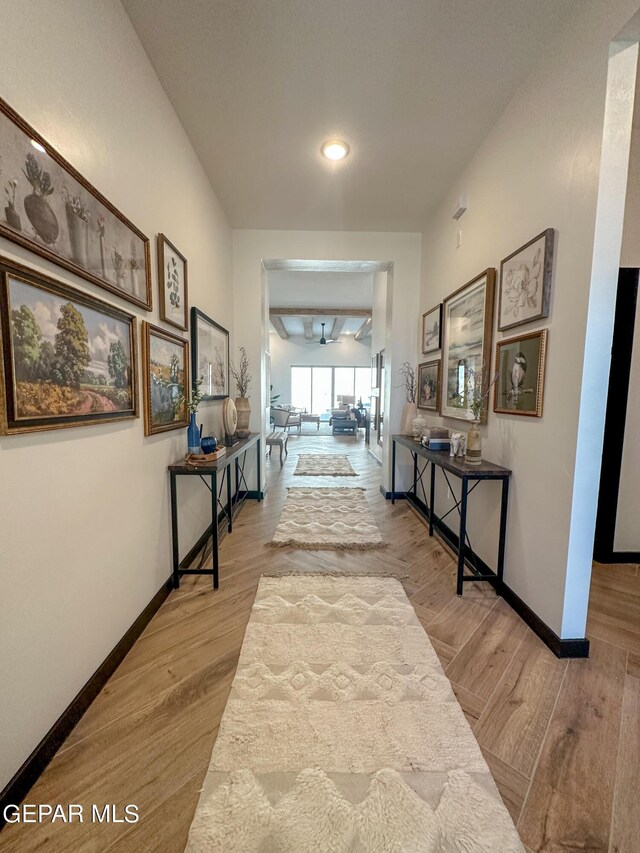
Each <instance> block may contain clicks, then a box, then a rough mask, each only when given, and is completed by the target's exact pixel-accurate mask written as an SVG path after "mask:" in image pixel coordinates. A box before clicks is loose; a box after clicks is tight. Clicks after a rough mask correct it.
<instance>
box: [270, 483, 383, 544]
mask: <svg viewBox="0 0 640 853" xmlns="http://www.w3.org/2000/svg"><path fill="white" fill-rule="evenodd" d="M271 545H275V546H284V545H292V546H293V547H294V548H313V549H336V548H338V549H343V548H345V549H346V548H349V549H351V548H353V549H358V550H365V549H369V548H384V547H386V543H385V542H384V540H383V538H382V536H381V535H380V531H379V530H378V525H377V524H376V521H375V519H374V517H373V515H372V514H371V510H370V509H369V504H368V503H367V499H366V498H365V496H364V489H350V488H340V487H338V488H319V489H316V488H310V487H302V486H295V487H291V488H289V491H288V494H287V500H286V501H285V504H284V507H283V508H282V515H281V516H280V521H279V522H278V526H277V527H276V531H275V533H274V534H273V539H272V540H271Z"/></svg>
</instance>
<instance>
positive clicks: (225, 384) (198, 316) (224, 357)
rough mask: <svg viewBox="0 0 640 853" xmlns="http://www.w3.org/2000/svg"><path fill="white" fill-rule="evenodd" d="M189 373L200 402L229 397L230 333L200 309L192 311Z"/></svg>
mask: <svg viewBox="0 0 640 853" xmlns="http://www.w3.org/2000/svg"><path fill="white" fill-rule="evenodd" d="M191 371H192V375H193V378H194V380H195V379H202V380H203V382H202V387H201V389H200V391H201V393H202V399H203V400H224V399H225V398H226V397H228V396H229V332H228V331H227V330H226V329H224V328H223V327H222V326H220V325H219V324H218V323H216V322H215V320H212V319H211V317H207V315H206V314H205V313H204V312H203V311H200V309H199V308H192V309H191Z"/></svg>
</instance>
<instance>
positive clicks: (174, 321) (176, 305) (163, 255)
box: [158, 234, 189, 332]
mask: <svg viewBox="0 0 640 853" xmlns="http://www.w3.org/2000/svg"><path fill="white" fill-rule="evenodd" d="M158 286H159V288H160V319H161V320H164V322H165V323H170V324H171V325H172V326H175V327H176V329H182V331H184V332H186V331H187V327H188V323H189V300H188V285H187V259H186V258H185V256H184V255H182V254H181V253H180V252H179V251H178V250H177V249H176V247H175V246H174V245H173V243H171V242H170V241H169V240H168V239H167V238H166V237H165V236H164V234H158Z"/></svg>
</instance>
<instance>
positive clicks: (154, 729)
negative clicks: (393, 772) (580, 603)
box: [0, 435, 640, 853]
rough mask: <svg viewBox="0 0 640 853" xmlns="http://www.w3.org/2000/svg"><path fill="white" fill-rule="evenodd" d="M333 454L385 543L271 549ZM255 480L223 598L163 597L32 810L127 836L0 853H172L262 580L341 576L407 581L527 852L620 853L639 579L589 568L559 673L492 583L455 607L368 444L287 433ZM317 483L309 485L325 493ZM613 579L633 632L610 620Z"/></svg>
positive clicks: (22, 835)
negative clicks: (81, 809)
mask: <svg viewBox="0 0 640 853" xmlns="http://www.w3.org/2000/svg"><path fill="white" fill-rule="evenodd" d="M336 450H337V451H339V452H347V453H348V454H349V456H350V459H351V462H352V464H353V466H354V468H355V469H356V471H358V473H359V474H360V477H359V478H358V480H357V485H358V486H362V487H366V489H367V492H366V495H367V499H368V501H369V505H370V507H371V510H372V512H373V513H374V516H375V518H376V521H377V523H378V525H379V527H380V530H381V532H382V534H383V536H384V538H385V540H386V541H387V542H388V543H389V545H388V547H387V548H386V549H384V550H380V551H345V552H335V551H318V552H313V551H294V550H292V549H290V548H284V549H275V548H274V549H271V548H269V547H266V546H265V543H266V542H268V541H269V540H270V538H271V535H272V533H273V530H274V529H275V526H276V524H277V521H278V518H279V516H280V512H281V510H282V506H283V503H284V500H285V497H286V489H287V487H288V486H289V485H294V484H295V485H306V484H308V482H306V481H305V478H303V477H296V478H295V480H294V477H293V471H294V469H295V465H296V462H297V455H298V453H299V452H300V451H305V452H316V451H317V452H332V451H336ZM267 475H268V481H269V489H268V492H267V495H266V498H265V501H264V502H263V503H261V504H256V503H253V502H250V503H249V504H247V506H246V508H245V509H244V510H243V512H242V513H241V514H240V515H239V517H238V521H237V524H236V526H235V529H234V533H233V534H232V535H231V536H227V537H225V538H224V539H223V541H222V544H221V584H220V589H219V591H217V592H213V591H212V590H211V588H210V585H209V581H208V580H207V579H204V578H187V579H185V580H183V582H182V584H181V588H180V589H179V590H176V591H174V592H172V593H171V594H170V596H169V598H168V599H167V601H166V602H165V604H164V605H163V606H162V608H161V609H160V611H159V612H158V613H157V615H156V616H155V617H154V618H153V620H152V621H151V623H150V624H149V625H148V627H147V629H146V630H145V632H144V633H143V635H142V636H141V637H140V639H139V640H138V641H137V643H136V644H135V646H134V648H133V649H132V651H131V652H130V653H129V654H128V656H127V657H126V659H125V660H124V662H123V663H122V665H121V666H120V667H119V668H118V670H117V671H116V673H115V675H114V676H113V677H112V678H111V680H110V681H109V683H108V685H107V687H106V688H105V689H104V690H103V691H102V693H101V694H100V695H99V697H98V698H97V699H96V701H95V702H94V704H93V705H92V706H91V708H90V709H89V711H88V712H87V714H86V715H85V717H84V718H83V719H82V720H81V722H80V723H79V724H78V726H77V727H76V729H75V730H74V731H73V732H72V734H71V736H70V737H69V739H68V740H67V741H66V743H65V744H64V747H63V748H62V749H61V750H60V752H59V753H58V754H57V755H56V757H55V758H54V760H53V761H52V762H51V764H50V766H49V767H48V769H47V770H46V771H45V773H44V774H43V775H42V777H41V778H40V780H39V782H38V783H37V784H36V786H35V787H34V788H33V789H32V791H31V792H30V794H29V795H28V796H27V799H26V801H27V802H41V803H45V802H46V803H57V802H60V803H69V802H73V803H82V804H84V806H85V809H89V808H90V804H92V803H95V804H105V803H114V804H116V805H117V806H118V810H119V812H120V813H122V810H123V809H124V806H125V805H126V804H131V803H133V804H136V805H137V806H138V813H139V815H140V821H139V823H138V824H136V825H129V824H126V823H121V824H95V823H94V824H91V823H83V824H77V823H74V824H71V825H66V824H63V823H59V822H58V823H55V824H50V823H44V824H41V825H31V826H18V825H13V826H8V827H7V828H6V829H5V831H4V832H3V834H2V837H1V840H0V849H2V850H3V851H5V850H6V851H27V850H29V851H32V850H37V849H41V848H44V847H45V846H46V847H47V848H48V849H55V850H56V851H67V850H68V851H85V850H86V851H94V850H95V851H105V850H109V851H139V850H157V851H162V852H163V853H164V851H167V853H171V851H180V850H182V849H183V846H184V843H185V840H186V836H187V832H188V829H189V825H190V823H191V819H192V816H193V811H194V809H195V806H196V802H197V799H198V792H199V789H200V787H201V784H202V780H203V777H204V774H205V771H206V768H207V766H208V763H209V757H210V752H211V748H212V745H213V742H214V740H215V737H216V733H217V729H218V725H219V722H220V718H221V716H222V712H223V710H224V706H225V702H226V699H227V695H228V692H229V689H230V686H231V681H232V679H233V675H234V671H235V666H236V662H237V658H238V654H239V651H240V646H241V644H242V638H243V634H244V629H245V625H246V622H247V619H248V617H249V612H250V609H251V605H252V603H253V597H254V595H255V589H256V585H257V582H258V579H259V577H260V575H261V574H262V573H267V574H268V573H270V572H276V573H288V572H291V573H297V572H314V571H315V572H318V571H320V572H332V573H340V572H344V571H347V572H353V573H357V574H360V573H370V574H381V575H393V576H396V577H399V578H400V579H401V580H402V582H403V584H404V587H405V589H406V591H407V593H408V594H409V596H410V599H411V602H412V604H413V606H414V607H415V609H416V612H417V614H418V616H419V618H420V620H421V621H422V623H423V625H424V626H425V628H426V630H427V632H428V634H429V637H430V639H431V642H432V644H433V646H434V647H435V649H436V651H437V653H438V656H439V658H440V661H441V663H442V665H443V667H445V670H446V674H447V676H448V677H449V679H450V680H451V682H452V684H453V686H454V690H455V692H456V695H457V697H458V700H459V702H460V704H461V705H462V707H463V709H464V711H465V714H466V717H467V720H468V722H469V724H470V725H471V726H472V728H473V729H474V733H475V734H476V737H477V739H478V741H479V743H480V745H481V747H482V749H483V753H484V755H485V758H486V760H487V763H488V764H489V767H490V769H491V771H492V774H493V775H494V778H495V780H496V782H497V785H498V787H499V789H500V792H501V794H502V797H503V799H504V801H505V803H506V804H507V807H508V809H509V811H510V813H511V815H512V817H513V819H514V821H515V822H516V823H517V826H518V830H519V832H520V835H521V837H522V840H523V842H524V843H525V845H526V846H527V847H528V848H529V850H531V851H542V850H544V851H548V850H557V849H563V850H567V851H569V850H576V851H577V850H583V849H589V850H592V851H602V853H605V851H608V850H609V849H614V850H618V849H620V850H631V849H632V847H630V846H628V845H630V844H631V840H632V839H635V838H637V833H638V825H637V821H638V815H637V803H636V801H635V795H634V790H635V789H637V785H638V766H640V755H638V737H637V731H634V726H637V719H638V712H639V710H640V689H639V688H640V680H639V678H638V677H637V676H638V675H640V642H639V638H638V634H637V621H635V622H634V620H635V619H636V618H637V613H638V607H639V603H640V597H639V596H638V592H639V590H638V583H639V582H640V579H639V578H638V577H637V568H636V567H633V568H627V567H620V569H617V570H614V571H613V572H612V571H611V570H610V569H609V570H607V571H609V574H608V575H607V577H609V578H610V579H611V580H609V581H608V582H607V581H606V579H604V578H603V572H601V571H599V570H598V569H596V572H595V575H594V578H595V579H594V582H593V588H592V601H591V610H590V632H591V633H590V635H589V636H590V638H591V642H592V645H591V656H590V658H589V659H588V660H571V661H566V660H565V661H562V660H558V659H556V658H555V657H554V656H553V654H551V652H550V651H549V650H548V649H547V648H546V647H545V646H544V645H543V644H542V642H541V641H540V640H539V639H538V638H537V637H536V636H535V635H534V634H533V632H532V631H530V630H529V629H528V628H527V626H526V625H525V624H524V623H523V622H522V621H521V620H520V619H519V617H518V616H516V615H515V613H514V612H513V611H512V610H511V609H510V608H509V607H508V606H507V605H506V604H505V603H504V601H503V600H502V599H500V598H499V597H496V595H495V594H494V593H493V591H492V590H491V589H490V588H488V587H487V586H484V585H475V584H471V585H469V586H468V587H467V588H465V595H464V597H463V598H457V597H456V595H455V589H454V562H453V559H452V558H451V556H450V554H449V553H448V551H447V550H446V549H445V548H444V547H443V546H442V544H441V543H440V542H439V541H438V540H437V539H432V540H429V538H428V536H427V533H426V529H425V527H424V525H423V523H422V521H421V520H420V519H418V517H417V516H416V515H415V514H414V513H413V512H412V511H411V509H410V508H409V507H408V506H406V505H405V504H403V502H399V503H398V504H396V506H395V507H392V506H391V504H390V503H389V502H388V501H385V500H384V498H383V497H382V495H381V494H380V492H379V481H380V468H379V466H378V465H377V464H376V463H375V462H374V461H373V459H372V458H371V455H370V454H369V453H368V451H367V450H366V448H365V446H364V444H363V442H360V443H359V444H358V445H357V446H356V445H355V443H354V441H353V439H351V438H349V437H345V438H332V437H330V436H318V435H314V436H308V437H307V436H302V437H300V438H298V437H297V436H295V435H292V437H291V439H290V441H289V458H288V460H287V462H286V463H285V465H284V468H282V469H281V468H280V464H279V461H278V454H277V453H276V454H274V456H273V458H272V459H271V460H270V461H267ZM323 479H325V478H319V477H315V478H313V480H314V483H313V484H314V485H317V486H323V485H336V480H335V478H327V479H329V480H331V482H321V480H323ZM355 482H356V481H355V480H354V484H355ZM507 571H508V568H507ZM607 583H608V585H609V587H610V588H611V589H613V590H614V594H615V596H616V600H617V603H622V604H623V605H624V608H622V609H623V610H624V612H625V613H626V614H627V616H628V622H627V623H624V622H620V619H618V621H617V622H615V621H614V620H612V619H611V618H610V616H609V613H608V610H609V608H608V606H607V601H608V598H607V595H606V594H604V592H605V584H607ZM620 610H621V608H618V611H619V612H620ZM634 624H635V626H636V629H635V630H636V633H634ZM587 699H588V701H587ZM634 715H635V719H634ZM634 809H635V813H634ZM634 821H635V823H634ZM623 840H624V842H626V844H627V846H626V847H625V846H624V843H623ZM610 843H611V844H612V845H613V846H612V847H611V848H610V847H609V844H610Z"/></svg>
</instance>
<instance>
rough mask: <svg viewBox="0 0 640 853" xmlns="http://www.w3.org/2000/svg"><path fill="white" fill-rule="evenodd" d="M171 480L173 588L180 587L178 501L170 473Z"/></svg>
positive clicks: (174, 479)
mask: <svg viewBox="0 0 640 853" xmlns="http://www.w3.org/2000/svg"><path fill="white" fill-rule="evenodd" d="M170 480H171V542H172V547H173V575H172V582H173V588H174V589H178V587H179V586H180V554H179V550H178V500H177V489H176V475H175V472H173V471H171V473H170Z"/></svg>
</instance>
